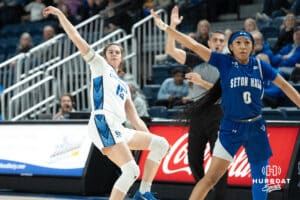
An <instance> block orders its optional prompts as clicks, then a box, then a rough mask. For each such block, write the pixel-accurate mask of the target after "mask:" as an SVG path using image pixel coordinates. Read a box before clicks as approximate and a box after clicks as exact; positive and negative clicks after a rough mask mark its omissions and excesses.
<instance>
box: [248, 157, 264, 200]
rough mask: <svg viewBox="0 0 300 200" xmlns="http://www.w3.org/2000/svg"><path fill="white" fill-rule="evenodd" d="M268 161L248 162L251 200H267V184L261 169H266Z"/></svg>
mask: <svg viewBox="0 0 300 200" xmlns="http://www.w3.org/2000/svg"><path fill="white" fill-rule="evenodd" d="M267 165H268V160H264V161H259V162H250V167H251V175H252V180H255V181H253V183H252V198H253V200H267V197H268V191H267V190H266V188H267V184H266V183H265V179H266V178H267V176H266V173H263V172H262V171H263V170H262V169H263V168H264V169H266V167H267Z"/></svg>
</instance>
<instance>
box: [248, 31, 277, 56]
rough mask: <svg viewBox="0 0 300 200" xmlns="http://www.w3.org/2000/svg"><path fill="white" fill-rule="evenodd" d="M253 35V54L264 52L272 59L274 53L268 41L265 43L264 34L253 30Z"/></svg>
mask: <svg viewBox="0 0 300 200" xmlns="http://www.w3.org/2000/svg"><path fill="white" fill-rule="evenodd" d="M251 35H252V37H253V39H254V48H253V54H254V55H255V56H256V55H258V54H261V53H263V54H265V55H267V56H268V59H269V60H272V59H273V57H274V54H273V52H272V50H271V49H270V45H269V44H268V43H265V41H264V36H263V34H262V33H261V32H259V31H252V32H251Z"/></svg>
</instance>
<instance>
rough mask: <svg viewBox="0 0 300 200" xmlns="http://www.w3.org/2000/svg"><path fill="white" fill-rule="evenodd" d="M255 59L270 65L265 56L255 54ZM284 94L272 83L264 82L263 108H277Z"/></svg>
mask: <svg viewBox="0 0 300 200" xmlns="http://www.w3.org/2000/svg"><path fill="white" fill-rule="evenodd" d="M256 57H257V58H259V59H261V60H263V61H265V62H267V63H270V60H269V57H268V56H267V55H266V54H262V53H261V54H257V55H256ZM284 97H285V94H284V93H283V92H282V91H281V89H280V88H279V87H277V86H276V85H275V84H274V83H273V82H272V81H264V96H263V99H262V102H263V104H264V106H268V107H271V108H277V107H278V106H280V105H281V104H282V103H283V101H284Z"/></svg>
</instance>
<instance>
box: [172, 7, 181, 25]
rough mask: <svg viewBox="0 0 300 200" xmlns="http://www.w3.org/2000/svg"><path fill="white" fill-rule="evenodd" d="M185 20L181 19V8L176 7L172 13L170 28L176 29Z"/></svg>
mask: <svg viewBox="0 0 300 200" xmlns="http://www.w3.org/2000/svg"><path fill="white" fill-rule="evenodd" d="M182 20H183V16H180V17H179V8H178V6H174V8H173V9H172V11H171V23H170V26H171V27H173V28H175V27H176V26H177V25H178V24H180V23H181V22H182Z"/></svg>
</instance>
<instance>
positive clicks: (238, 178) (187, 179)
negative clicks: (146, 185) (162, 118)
mask: <svg viewBox="0 0 300 200" xmlns="http://www.w3.org/2000/svg"><path fill="white" fill-rule="evenodd" d="M267 129H268V133H269V140H270V145H271V147H272V151H273V156H272V157H271V159H270V162H269V163H270V166H273V165H277V166H280V171H279V168H277V169H275V168H274V167H272V168H266V169H265V173H266V174H269V175H271V177H269V176H268V179H269V180H270V182H269V183H272V182H275V183H276V182H279V181H278V180H280V187H281V188H282V187H283V186H284V185H285V184H286V183H284V182H287V181H286V177H287V171H288V168H289V163H290V160H291V155H292V152H293V149H294V148H293V147H294V145H295V142H296V139H297V136H298V133H299V128H298V127H267ZM149 130H150V131H151V132H152V133H155V134H157V135H160V136H162V137H164V138H166V139H167V140H168V142H169V144H170V145H171V149H170V151H169V153H168V154H167V155H166V157H165V158H164V159H163V160H162V163H161V165H160V166H159V169H158V171H157V174H156V176H155V181H168V182H172V181H173V182H177V183H178V182H181V183H194V178H193V176H192V174H191V170H190V168H189V163H188V155H187V152H188V133H187V132H188V127H187V126H181V125H172V124H171V125H170V124H167V125H150V126H149ZM287 134H288V135H289V137H286V135H287ZM282 138H284V140H285V146H284V148H282ZM147 155H148V151H143V152H142V154H141V156H140V159H139V166H140V169H141V171H142V170H143V169H144V164H145V161H146V159H147ZM210 163H211V155H210V148H209V145H207V147H206V149H205V152H204V169H205V171H207V169H208V168H209V166H210ZM275 172H276V175H279V174H280V175H279V176H277V177H274V175H275ZM279 172H280V173H279ZM272 175H273V176H272ZM141 177H142V173H141V176H140V177H139V178H140V179H141ZM273 179H274V181H273ZM227 180H228V184H229V185H239V186H251V185H252V183H253V182H252V179H251V174H250V165H249V163H248V158H247V155H246V152H245V150H244V148H240V149H239V150H238V151H237V153H236V155H235V156H234V158H233V162H232V163H231V164H230V166H229V167H228V179H227ZM282 180H284V181H282Z"/></svg>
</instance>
